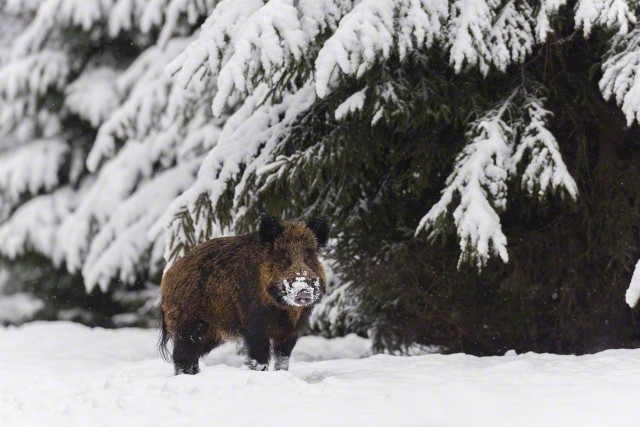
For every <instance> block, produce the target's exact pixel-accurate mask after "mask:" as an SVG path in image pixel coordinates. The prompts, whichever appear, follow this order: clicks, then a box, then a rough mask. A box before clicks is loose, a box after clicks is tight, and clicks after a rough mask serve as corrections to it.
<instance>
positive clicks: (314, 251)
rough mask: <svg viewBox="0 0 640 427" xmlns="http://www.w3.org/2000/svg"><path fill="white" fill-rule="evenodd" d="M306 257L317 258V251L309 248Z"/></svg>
mask: <svg viewBox="0 0 640 427" xmlns="http://www.w3.org/2000/svg"><path fill="white" fill-rule="evenodd" d="M304 255H305V256H306V257H307V258H308V259H313V258H314V257H315V256H316V250H315V249H313V248H307V249H305V251H304Z"/></svg>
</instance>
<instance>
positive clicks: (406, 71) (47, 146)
mask: <svg viewBox="0 0 640 427" xmlns="http://www.w3.org/2000/svg"><path fill="white" fill-rule="evenodd" d="M5 10H6V11H8V12H10V13H14V14H18V15H19V16H21V17H23V19H24V20H25V22H26V23H28V25H26V26H25V27H24V28H21V29H20V31H19V36H18V37H17V38H16V39H15V41H14V43H13V45H12V47H11V51H10V54H9V55H8V56H7V58H8V59H6V60H5V61H6V63H5V65H4V66H2V67H1V68H0V129H2V130H3V131H5V133H6V135H5V136H3V139H2V140H0V163H1V164H5V165H8V166H7V167H2V166H1V165H0V194H1V197H2V199H1V203H0V221H2V223H1V224H0V237H1V238H2V240H3V242H8V243H7V244H4V243H3V244H2V245H1V246H0V252H1V253H2V255H4V256H6V257H10V258H16V257H25V256H30V255H31V254H32V253H33V252H37V253H39V254H41V255H43V256H44V257H46V258H47V259H49V260H51V262H52V263H53V265H54V266H56V267H62V266H64V267H65V268H66V269H67V270H68V271H69V272H70V273H72V274H74V275H76V276H74V277H79V275H81V276H82V280H83V282H84V284H85V287H86V291H88V292H94V291H95V290H97V289H100V290H101V291H103V292H107V293H110V294H113V295H114V298H116V297H115V294H116V293H117V292H118V291H119V290H122V289H126V288H127V287H131V288H135V289H146V288H147V284H148V283H149V282H155V283H157V282H158V280H159V278H160V276H161V273H162V268H163V266H164V260H166V261H167V265H170V264H171V263H172V262H174V261H175V260H176V259H178V258H179V257H180V256H182V255H183V254H184V253H186V252H187V251H188V250H189V249H190V248H191V247H193V245H195V244H196V243H198V242H200V241H202V240H205V239H208V238H211V237H215V236H219V235H222V234H226V233H231V232H245V231H250V230H254V229H255V224H256V223H257V219H258V216H259V214H260V212H262V211H265V210H267V211H270V212H272V213H274V214H278V215H281V216H283V217H287V218H296V217H300V218H302V217H307V218H308V217H311V216H314V215H316V214H320V213H324V214H326V215H327V216H328V217H330V218H331V222H332V226H333V227H332V228H333V229H334V230H337V231H338V232H337V234H336V235H335V236H334V239H333V240H332V241H331V243H330V245H329V249H328V253H327V258H328V259H329V260H330V264H331V267H332V270H333V277H334V279H333V281H332V284H331V287H332V293H331V294H330V295H329V296H328V298H327V299H326V300H325V303H324V305H323V306H322V307H320V309H319V310H318V311H317V312H316V313H315V315H314V318H313V319H312V320H313V327H314V328H315V329H316V331H318V332H320V333H325V334H339V333H345V332H347V331H356V332H359V333H363V334H369V335H370V336H372V337H373V338H374V340H375V343H376V345H377V346H378V348H380V349H387V350H393V351H395V350H403V349H407V348H408V347H409V346H410V345H412V344H414V343H418V344H427V345H430V344H435V345H441V346H443V348H445V349H446V350H448V351H467V352H471V353H474V354H495V353H499V352H501V351H504V350H506V349H510V348H515V349H516V350H518V351H525V350H537V351H557V352H588V351H594V350H598V349H601V348H606V347H608V346H626V345H633V344H634V343H636V340H637V336H636V335H634V330H635V328H636V327H637V324H636V320H635V319H634V317H633V314H632V312H631V311H630V310H629V309H628V308H627V307H625V306H624V292H625V289H626V288H627V286H628V285H629V283H630V282H631V283H632V286H631V287H630V288H629V292H628V293H627V301H628V302H629V304H634V303H635V300H636V299H637V296H638V295H640V281H638V280H633V282H632V281H631V278H632V273H633V269H634V265H635V263H636V262H637V260H638V259H639V258H640V237H638V236H639V234H638V224H640V218H639V217H640V213H639V212H640V210H639V209H638V206H637V203H638V202H637V201H638V200H640V194H639V192H640V187H639V186H638V184H637V183H638V182H640V180H638V178H639V176H638V173H639V172H640V171H639V170H638V166H637V165H638V164H640V162H638V160H639V159H638V156H639V155H640V154H639V153H640V151H639V148H640V147H639V146H638V143H637V140H638V139H637V132H638V131H637V128H638V123H637V122H638V121H639V119H638V117H639V116H638V113H639V112H640V96H639V95H638V90H640V89H638V87H640V86H639V84H638V83H637V81H636V80H638V79H637V76H638V67H639V66H640V61H639V60H638V58H639V57H638V52H639V49H640V48H639V45H638V42H639V40H640V38H639V37H640V36H639V33H638V30H637V29H636V27H635V26H636V21H637V14H638V5H637V4H636V2H632V1H627V0H578V1H569V2H568V1H566V0H540V1H533V0H449V1H447V0H436V1H432V0H382V1H381V0H360V1H351V0H298V1H293V0H269V1H263V0H222V1H215V0H164V1H143V0H136V1H133V2H131V1H128V0H89V1H86V0H45V1H42V2H33V1H27V0H11V1H8V2H7V4H6V7H5ZM0 58H2V57H1V56H0ZM0 60H1V59H0ZM165 67H166V68H165ZM96 100H100V101H101V102H96ZM33 162H37V164H38V171H39V173H38V174H30V173H26V172H25V171H26V170H28V169H29V167H30V166H32V164H33ZM163 258H164V259H163ZM636 277H640V276H638V275H636ZM123 285H124V286H123ZM143 292H147V291H143ZM145 295H146V294H145ZM148 308H149V305H148V304H144V305H143V306H142V307H141V308H140V310H141V313H143V312H144V313H146V312H147V311H148ZM145 310H146V311H145Z"/></svg>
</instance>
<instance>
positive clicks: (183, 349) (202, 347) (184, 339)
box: [173, 320, 215, 375]
mask: <svg viewBox="0 0 640 427" xmlns="http://www.w3.org/2000/svg"><path fill="white" fill-rule="evenodd" d="M206 331H207V324H206V323H205V322H203V321H201V320H194V321H192V322H189V323H187V324H186V325H184V326H182V327H180V328H178V330H177V331H176V334H175V336H174V339H173V366H174V368H175V372H176V375H179V374H188V375H195V374H197V373H199V372H200V367H199V366H198V360H199V359H200V356H202V355H204V354H206V353H208V352H209V351H211V349H212V348H213V347H215V345H213V346H212V345H211V344H210V343H208V344H205V333H206Z"/></svg>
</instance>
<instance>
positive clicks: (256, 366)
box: [249, 359, 269, 371]
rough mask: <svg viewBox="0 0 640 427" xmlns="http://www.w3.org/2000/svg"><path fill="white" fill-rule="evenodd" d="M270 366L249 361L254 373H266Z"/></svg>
mask: <svg viewBox="0 0 640 427" xmlns="http://www.w3.org/2000/svg"><path fill="white" fill-rule="evenodd" d="M268 367H269V365H267V364H266V363H258V361H256V360H253V359H251V360H249V369H251V370H252V371H266V370H267V368H268Z"/></svg>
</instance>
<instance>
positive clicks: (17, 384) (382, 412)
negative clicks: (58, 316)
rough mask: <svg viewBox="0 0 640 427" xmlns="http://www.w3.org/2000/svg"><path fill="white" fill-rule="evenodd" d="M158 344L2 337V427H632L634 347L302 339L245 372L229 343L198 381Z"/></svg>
mask: <svg viewBox="0 0 640 427" xmlns="http://www.w3.org/2000/svg"><path fill="white" fill-rule="evenodd" d="M156 338H157V335H156V333H155V331H151V330H142V329H120V330H103V329H89V328H87V327H84V326H80V325H77V324H72V323H67V322H55V323H31V324H27V325H24V326H22V327H19V328H2V329H0V425H2V426H65V427H66V426H136V427H142V426H154V427H157V426H172V425H181V426H205V425H206V426H225V427H226V426H232V427H233V426H272V425H273V426H279V427H284V426H304V427H312V426H322V427H327V426H394V427H395V426H425V427H427V426H434V427H444V426H464V427H467V426H474V427H477V426H492V427H495V426H518V427H523V426H544V427H548V426H563V427H566V426H580V427H586V426H598V427H602V426H608V427H611V426H639V425H640V350H610V351H605V352H603V353H599V354H595V355H590V356H582V357H575V356H556V355H549V354H542V355H541V354H523V355H516V354H507V355H505V356H502V357H486V358H478V357H473V356H468V355H463V354H457V355H448V356H444V355H438V354H431V355H423V356H413V357H397V356H389V355H375V356H369V357H366V355H367V354H368V353H369V343H368V342H367V340H364V339H362V338H358V337H356V336H348V337H346V338H341V339H335V340H325V339H322V338H316V337H307V338H303V339H301V341H300V342H299V343H298V346H297V347H296V349H295V351H294V354H293V361H292V363H291V370H290V371H289V372H282V371H280V372H252V371H249V370H246V369H245V368H242V367H241V365H242V359H241V357H240V356H239V355H238V354H237V351H236V350H235V348H234V347H233V346H231V345H229V346H226V347H223V348H220V349H218V350H216V351H214V352H213V353H212V354H211V355H210V356H208V357H207V358H206V359H205V361H204V364H203V371H202V373H201V374H200V375H197V376H184V375H183V376H178V377H175V376H173V375H172V373H173V372H172V367H171V365H170V364H168V363H166V362H163V361H162V360H160V358H159V357H158V355H157V353H156V350H155V343H156ZM363 356H365V357H364V358H362V357H363Z"/></svg>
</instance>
